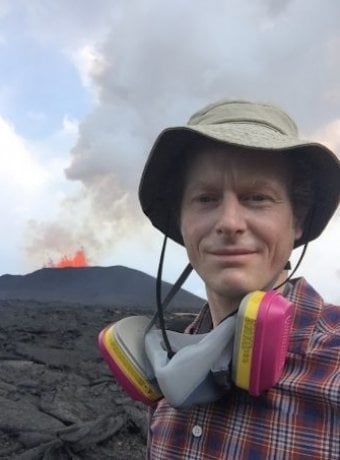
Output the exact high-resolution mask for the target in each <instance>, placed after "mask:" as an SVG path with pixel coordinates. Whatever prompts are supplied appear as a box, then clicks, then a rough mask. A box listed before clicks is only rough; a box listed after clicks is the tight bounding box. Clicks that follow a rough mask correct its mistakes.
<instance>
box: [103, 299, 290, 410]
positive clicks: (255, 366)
mask: <svg viewBox="0 0 340 460" xmlns="http://www.w3.org/2000/svg"><path fill="white" fill-rule="evenodd" d="M291 322H292V304H291V303H290V302H288V301H287V300H286V299H285V298H284V297H283V296H282V295H281V294H279V293H277V292H276V291H268V292H262V291H255V292H252V293H250V294H248V295H247V296H246V297H245V298H244V299H243V301H242V302H241V304H240V307H239V309H238V311H237V313H236V314H234V315H232V316H229V317H228V318H226V319H225V320H224V321H222V322H221V323H220V324H219V325H218V326H217V327H215V328H214V329H213V330H212V331H210V332H209V333H206V334H186V333H180V332H175V331H166V332H167V336H168V340H169V342H170V345H171V348H172V350H173V353H174V354H173V356H172V357H169V354H168V351H167V349H166V347H165V345H164V340H163V334H162V331H161V330H160V329H157V328H155V327H154V326H152V327H150V319H149V318H147V317H146V316H130V317H127V318H123V319H122V320H120V321H118V322H117V323H114V324H112V325H110V326H108V327H107V328H105V329H104V330H103V331H102V332H101V333H100V334H99V347H100V350H101V352H102V355H103V357H104V359H105V361H106V362H107V364H108V365H109V367H110V369H111V371H112V373H113V376H114V378H115V380H116V381H117V382H118V383H119V384H120V385H121V387H122V388H123V389H124V390H125V391H126V392H127V393H128V395H129V396H130V397H131V398H133V399H135V400H137V401H141V402H143V403H145V404H147V405H152V404H154V403H155V402H157V401H158V400H159V399H161V398H162V397H164V398H165V399H166V400H167V401H168V403H169V404H170V405H171V406H173V407H175V408H187V407H190V406H192V405H194V404H204V403H208V402H211V401H216V400H217V399H219V398H221V397H222V396H223V394H225V392H226V390H228V389H229V388H230V386H231V385H232V384H235V385H236V386H237V387H239V388H243V389H244V390H246V391H248V392H249V393H250V394H251V395H253V396H258V395H260V394H261V393H262V392H263V391H265V390H268V389H269V388H271V387H272V386H274V385H275V384H276V383H277V382H278V380H279V378H280V376H281V373H282V369H283V366H284V362H285V358H286V354H287V350H288V341H289V331H290V327H291Z"/></svg>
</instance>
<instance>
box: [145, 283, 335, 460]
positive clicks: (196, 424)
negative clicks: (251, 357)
mask: <svg viewBox="0 0 340 460" xmlns="http://www.w3.org/2000/svg"><path fill="white" fill-rule="evenodd" d="M286 297H287V298H289V299H290V300H291V301H292V302H293V303H294V305H295V318H294V324H293V329H292V334H291V339H290V346H289V353H288V357H287V361H286V364H285V368H284V372H283V375H282V378H281V379H280V382H279V383H278V384H277V385H276V386H275V387H273V388H272V389H270V390H268V391H267V392H265V393H264V394H263V395H261V396H259V397H252V396H250V395H249V394H248V393H247V392H245V391H243V390H240V389H237V388H233V389H232V390H231V391H230V392H229V393H227V395H226V396H225V397H224V398H222V399H220V400H219V401H217V402H214V403H210V404H206V405H202V406H194V407H193V408H191V409H186V410H176V409H173V408H172V407H170V406H169V405H168V404H167V403H166V401H165V400H164V399H163V400H161V401H160V402H159V403H158V404H157V406H156V407H155V408H154V409H153V410H152V411H150V425H149V439H148V453H147V458H148V459H152V460H156V459H166V460H172V459H187V460H198V459H202V460H211V459H233V460H238V459H249V460H269V459H270V460H292V459H293V460H294V459H316V460H321V459H324V460H326V459H327V460H331V459H334V460H339V458H340V410H339V408H340V404H339V393H340V366H339V364H340V362H339V361H340V329H339V326H340V321H339V319H340V308H339V307H336V306H332V305H329V304H325V303H324V302H323V300H322V299H321V297H320V296H319V295H318V294H317V293H316V292H315V291H314V290H313V289H312V287H311V286H309V285H308V284H307V282H306V281H305V280H304V279H297V280H294V281H292V286H291V288H290V290H289V291H288V293H287V295H286ZM209 316H210V315H209V314H208V310H207V308H205V309H203V311H202V312H201V314H200V315H199V316H198V318H197V320H196V321H195V323H194V327H195V331H196V332H198V331H202V330H204V329H206V327H205V326H204V324H205V323H206V321H207V320H208V321H210V320H211V319H210V318H209Z"/></svg>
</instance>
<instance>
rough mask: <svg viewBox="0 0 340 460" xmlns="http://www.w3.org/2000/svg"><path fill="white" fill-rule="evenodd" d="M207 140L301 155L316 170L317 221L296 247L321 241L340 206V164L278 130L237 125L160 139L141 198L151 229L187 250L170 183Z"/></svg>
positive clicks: (318, 147)
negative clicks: (192, 149) (194, 147)
mask: <svg viewBox="0 0 340 460" xmlns="http://www.w3.org/2000/svg"><path fill="white" fill-rule="evenodd" d="M202 139H211V140H213V141H219V142H223V143H225V144H226V145H230V146H238V147H242V148H245V149H250V150H257V151H269V152H273V153H275V152H292V151H294V153H295V152H296V155H303V157H304V158H305V159H306V161H310V162H311V163H312V166H313V172H314V179H315V184H316V187H317V193H316V202H315V205H314V208H313V216H312V220H311V221H310V222H309V224H308V225H306V226H305V228H304V231H303V234H302V236H301V238H299V239H298V240H297V241H296V242H295V246H294V247H298V246H300V245H303V244H305V243H307V242H309V241H311V240H313V239H315V238H317V237H318V236H319V235H320V234H321V233H322V231H323V230H324V228H325V227H326V225H327V223H328V222H329V220H330V218H331V217H332V215H333V213H334V212H335V210H336V208H337V206H338V204H339V194H340V167H339V159H338V158H337V157H336V156H335V155H334V153H333V152H332V151H331V150H329V149H328V148H327V147H325V146H324V145H322V144H319V143H316V142H310V141H304V140H300V139H297V138H295V137H290V136H287V135H282V133H280V132H279V131H277V130H275V129H272V128H270V127H269V126H264V125H261V124H254V122H252V123H247V122H242V123H240V122H237V123H230V122H229V123H228V129H227V130H226V129H225V126H222V125H218V124H216V125H195V126H192V127H190V126H180V127H174V128H167V129H165V130H164V131H162V132H161V133H160V135H159V136H158V138H157V139H156V141H155V143H154V145H153V147H152V149H151V152H150V155H149V157H148V160H147V162H146V164H145V167H144V171H143V174H142V177H141V181H140V186H139V199H140V202H141V206H142V209H143V211H144V213H145V214H146V215H147V216H148V217H149V219H150V220H151V222H152V224H153V225H154V226H155V227H156V228H158V229H159V230H160V231H161V232H162V233H164V234H165V235H167V236H168V237H169V238H171V239H172V240H174V241H176V242H177V243H179V244H181V245H183V239H182V236H181V233H180V230H179V227H178V225H177V221H175V220H174V219H173V218H170V211H169V210H170V203H169V197H168V196H167V194H166V193H165V183H169V181H171V179H172V178H171V174H170V176H169V173H170V171H173V173H174V172H175V170H176V168H175V165H176V162H180V161H181V155H182V154H183V152H184V151H185V150H186V149H187V148H188V146H189V145H191V144H192V143H193V142H197V141H199V140H202Z"/></svg>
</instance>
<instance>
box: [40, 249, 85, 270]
mask: <svg viewBox="0 0 340 460" xmlns="http://www.w3.org/2000/svg"><path fill="white" fill-rule="evenodd" d="M88 265H89V263H88V260H87V257H86V254H85V251H84V250H83V249H79V251H76V252H75V254H74V255H73V256H71V257H69V256H63V257H62V258H61V259H60V260H59V261H58V262H53V261H51V262H49V264H48V266H49V267H51V268H64V267H88Z"/></svg>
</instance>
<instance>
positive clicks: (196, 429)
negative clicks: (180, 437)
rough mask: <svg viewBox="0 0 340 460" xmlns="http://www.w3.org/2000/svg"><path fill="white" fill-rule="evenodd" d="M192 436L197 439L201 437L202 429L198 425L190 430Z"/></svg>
mask: <svg viewBox="0 0 340 460" xmlns="http://www.w3.org/2000/svg"><path fill="white" fill-rule="evenodd" d="M192 434H193V435H194V436H195V437H196V438H199V437H200V436H202V427H200V426H199V425H195V426H194V428H193V429H192Z"/></svg>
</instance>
